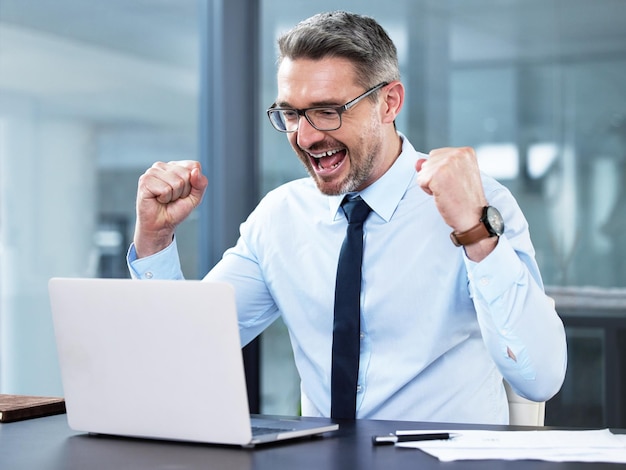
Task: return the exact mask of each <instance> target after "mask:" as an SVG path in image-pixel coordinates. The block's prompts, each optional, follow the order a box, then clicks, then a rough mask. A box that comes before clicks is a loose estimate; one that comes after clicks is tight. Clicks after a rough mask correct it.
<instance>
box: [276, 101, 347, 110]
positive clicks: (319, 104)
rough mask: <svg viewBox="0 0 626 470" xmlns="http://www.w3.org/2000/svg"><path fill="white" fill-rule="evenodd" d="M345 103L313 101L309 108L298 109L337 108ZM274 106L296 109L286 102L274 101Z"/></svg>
mask: <svg viewBox="0 0 626 470" xmlns="http://www.w3.org/2000/svg"><path fill="white" fill-rule="evenodd" d="M344 104H345V103H343V102H341V103H339V102H338V101H331V100H325V101H315V102H313V103H311V105H310V106H307V107H306V108H300V109H308V108H323V107H326V106H329V107H337V106H343V105H344ZM274 106H276V107H278V108H291V109H298V108H295V107H294V106H292V105H291V104H289V103H288V102H287V101H280V102H279V101H274Z"/></svg>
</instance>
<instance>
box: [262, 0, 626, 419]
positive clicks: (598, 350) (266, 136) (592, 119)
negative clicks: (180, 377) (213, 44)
mask: <svg viewBox="0 0 626 470" xmlns="http://www.w3.org/2000/svg"><path fill="white" fill-rule="evenodd" d="M336 9H345V10H350V11H355V12H358V13H363V14H368V15H371V16H374V17H375V18H377V19H378V20H379V21H380V22H381V23H382V25H383V26H384V27H385V28H386V29H387V31H388V32H389V34H390V36H391V37H392V38H393V39H394V41H395V42H396V44H397V46H398V51H399V56H400V66H401V73H402V76H403V81H404V83H405V84H406V85H407V102H406V104H405V108H404V110H403V111H402V118H401V119H400V120H399V121H398V128H399V129H400V130H401V131H402V132H404V133H405V134H406V135H407V136H408V137H409V138H410V139H411V140H412V143H413V144H414V146H415V147H416V148H417V149H418V150H421V151H425V152H428V151H429V150H431V149H433V148H437V147H441V146H448V145H452V146H461V145H470V146H473V147H475V148H476V150H477V154H478V158H479V163H480V165H481V168H482V169H483V171H485V172H486V173H489V174H491V175H492V176H494V177H496V178H497V179H498V180H500V181H501V182H502V183H503V184H505V185H506V186H507V187H509V188H510V189H511V191H512V192H513V194H514V195H515V196H516V198H517V199H518V201H519V203H520V205H521V207H522V209H523V210H524V212H525V214H526V216H527V218H528V220H529V223H530V229H531V235H532V237H533V240H534V244H535V248H536V250H537V260H538V262H539V264H540V267H541V270H542V274H543V277H544V282H545V283H546V284H547V285H548V286H549V287H550V286H557V287H558V286H595V287H597V288H613V287H624V286H626V269H625V267H624V259H626V252H625V250H626V248H625V247H624V244H623V243H620V234H621V233H623V230H624V229H625V228H626V211H624V210H622V209H620V208H622V207H623V205H624V202H625V201H626V199H625V197H626V191H625V190H624V188H625V187H626V162H625V160H626V88H625V87H624V86H623V81H624V80H623V77H624V76H626V3H625V2H620V1H613V0H600V1H596V2H589V1H586V0H571V1H566V2H565V1H559V0H549V1H544V0H541V1H539V0H527V1H523V2H501V1H498V0H465V1H461V0H446V1H434V0H417V1H415V0H404V1H397V2H393V4H389V3H387V2H377V1H356V0H333V1H330V0H328V1H318V2H314V3H313V2H305V1H291V0H290V1H287V0H284V1H274V0H272V1H265V2H262V9H261V11H262V29H261V31H262V35H261V43H262V54H263V57H262V62H261V63H262V66H263V67H264V68H263V77H262V96H263V99H264V103H263V104H264V105H266V106H267V105H268V104H270V103H271V102H272V101H273V100H274V97H275V94H276V82H275V71H276V69H275V55H276V46H275V39H276V37H277V35H278V34H279V33H280V32H281V31H283V30H285V29H286V28H288V27H290V26H292V25H293V24H295V23H296V22H298V21H299V20H301V19H304V18H306V17H308V16H310V15H312V14H314V13H317V12H319V11H325V10H336ZM262 142H263V143H262V168H263V188H264V189H265V190H268V189H270V188H272V187H274V186H276V185H277V184H279V183H281V182H283V181H286V180H288V179H292V178H296V177H301V176H302V175H304V170H303V169H302V168H301V167H300V164H299V163H298V161H297V159H296V157H295V156H294V155H293V154H292V151H291V150H290V148H289V146H288V144H287V142H286V139H285V138H284V136H282V135H279V134H278V133H276V132H274V131H273V129H272V128H271V126H270V125H269V124H268V123H263V124H262ZM557 308H558V304H557ZM587 312H588V315H590V316H593V315H594V311H593V309H591V310H588V311H587ZM623 314H624V315H626V313H623ZM598 315H599V314H598ZM273 328H274V329H273V330H271V331H270V332H268V334H267V336H268V341H266V342H265V344H264V346H263V347H264V348H265V349H264V351H265V359H264V362H263V369H262V370H263V371H264V372H263V373H264V377H265V378H264V385H263V390H264V400H265V401H264V403H266V405H267V407H268V409H270V410H272V411H273V410H274V405H276V407H277V408H276V410H277V411H278V410H279V409H281V407H282V409H285V407H286V406H287V405H286V404H285V403H286V400H287V401H289V400H292V401H293V403H292V402H289V403H292V404H289V405H288V406H291V407H295V406H297V405H296V403H297V399H298V397H297V396H298V390H297V377H296V376H295V375H290V374H292V370H291V369H290V367H291V366H290V361H291V358H290V357H289V354H288V352H283V350H282V349H281V347H279V346H278V345H277V344H278V342H279V341H280V340H281V338H282V340H283V341H287V340H286V339H285V333H284V330H283V328H284V327H282V326H281V325H280V324H277V325H276V326H275V327H273ZM579 330H580V331H579ZM568 337H569V340H570V341H569V347H570V368H569V371H568V377H567V379H566V383H565V386H564V388H563V391H562V392H561V396H560V397H559V399H558V400H555V403H554V404H553V405H552V408H550V406H551V404H550V403H548V419H547V422H548V424H560V425H566V424H572V425H592V424H593V425H597V424H598V423H602V422H606V421H603V419H602V416H603V411H602V409H606V408H607V404H606V402H605V398H604V397H606V394H604V393H603V392H602V390H603V388H604V387H605V382H606V379H607V377H606V373H605V370H604V368H603V367H601V364H603V363H604V357H605V356H606V354H607V349H606V344H605V343H606V341H605V337H604V336H603V335H602V334H601V332H600V330H596V329H593V328H592V329H589V328H586V327H580V326H571V327H568ZM283 357H284V360H281V358H283ZM618 370H619V369H618ZM281 378H282V379H283V382H284V383H286V384H287V385H288V387H287V388H283V387H282V385H278V384H280V383H281V382H280V380H279V379H281ZM285 390H291V392H290V393H291V395H288V393H286V392H285ZM573 397H576V399H573ZM572 400H573V401H572ZM581 400H582V401H583V402H584V403H582V404H581ZM568 403H569V404H573V405H574V406H576V407H578V409H579V410H580V409H581V408H580V407H581V406H582V407H584V410H582V411H581V412H580V413H572V412H571V410H572V408H571V406H570V405H568ZM557 408H558V409H557ZM550 420H551V421H550Z"/></svg>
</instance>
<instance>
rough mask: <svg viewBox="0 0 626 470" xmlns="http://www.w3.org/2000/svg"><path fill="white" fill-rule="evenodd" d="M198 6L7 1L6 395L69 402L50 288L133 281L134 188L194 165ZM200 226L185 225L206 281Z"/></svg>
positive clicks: (2, 294)
mask: <svg viewBox="0 0 626 470" xmlns="http://www.w3.org/2000/svg"><path fill="white" fill-rule="evenodd" d="M198 5H199V4H198V2H197V1H196V0H180V1H177V2H153V1H145V0H111V1H106V2H98V1H83V0H59V1H54V2H49V1H38V0H2V1H1V2H0V178H1V180H0V183H1V185H0V204H1V214H0V232H1V240H0V242H1V245H0V266H1V271H0V328H1V330H0V334H1V336H0V390H1V391H2V392H3V393H25V394H50V395H52V394H60V393H61V389H60V383H59V379H58V370H57V365H56V352H55V346H54V341H53V336H52V325H51V321H50V314H49V307H48V299H47V281H48V279H49V278H50V277H53V276H81V277H91V276H99V277H126V276H127V275H128V274H127V270H126V267H125V259H124V258H125V253H126V249H127V247H128V243H129V240H130V239H131V237H132V231H133V225H134V200H135V192H136V187H137V178H138V177H139V175H140V174H141V173H142V172H143V171H144V170H145V169H146V168H147V167H149V166H150V165H152V163H153V162H154V161H157V160H165V161H169V160H178V159H197V150H196V148H197V114H198V111H197V109H198V84H199V83H198V82H199V80H198V69H199V67H198V59H199V35H198V34H199V33H198V11H197V10H198ZM195 223H196V222H195V220H193V218H192V220H190V221H189V222H188V223H186V224H185V226H183V227H181V230H180V231H179V237H180V238H181V239H182V243H181V247H182V249H181V256H182V260H183V265H184V266H183V269H184V270H185V272H187V273H188V274H189V275H190V276H193V277H195V276H197V267H196V252H197V241H196V239H197V230H196V229H195Z"/></svg>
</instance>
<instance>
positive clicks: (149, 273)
mask: <svg viewBox="0 0 626 470" xmlns="http://www.w3.org/2000/svg"><path fill="white" fill-rule="evenodd" d="M144 276H145V277H146V279H152V277H153V276H154V274H152V273H151V272H150V271H148V272H147V273H146V274H145V275H144Z"/></svg>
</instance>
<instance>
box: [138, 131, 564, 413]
mask: <svg viewBox="0 0 626 470" xmlns="http://www.w3.org/2000/svg"><path fill="white" fill-rule="evenodd" d="M424 157H425V155H423V154H419V153H418V152H416V151H415V150H414V149H413V147H412V146H411V144H410V143H409V142H408V140H407V139H406V138H403V149H402V153H401V155H400V156H399V158H398V159H397V161H396V162H395V163H394V165H393V166H392V167H391V168H390V169H389V170H388V171H387V173H386V174H385V175H383V177H382V178H380V179H379V180H378V181H376V182H375V183H374V184H372V185H371V186H369V187H368V188H367V189H365V190H364V191H362V192H361V193H360V195H361V197H362V198H363V199H364V200H365V201H366V202H367V203H368V204H369V206H370V207H371V208H372V209H373V212H372V213H371V214H370V216H369V218H368V219H367V221H366V222H365V228H364V231H365V234H364V256H363V286H362V293H361V330H362V331H361V356H360V368H359V385H358V388H357V417H358V418H371V419H393V420H414V421H438V422H469V423H502V424H505V423H508V408H507V401H506V395H505V391H504V388H503V385H502V379H503V377H505V378H506V379H507V381H508V382H509V383H510V384H511V385H512V386H513V388H514V389H515V390H516V391H517V392H518V393H519V394H521V395H523V396H526V397H527V398H529V399H532V400H535V401H544V400H546V399H548V398H550V397H551V396H552V395H554V394H555V393H556V392H557V391H558V390H559V388H560V386H561V384H562V382H563V378H564V375H565V369H566V362H567V353H566V343H565V333H564V329H563V324H562V322H561V320H560V319H559V317H558V315H557V314H556V312H555V310H554V303H553V302H552V300H551V299H550V298H548V297H546V295H545V294H544V291H543V285H542V281H541V277H540V274H539V270H538V268H537V265H536V263H535V260H534V249H533V247H532V244H531V241H530V237H529V232H528V226H527V222H526V220H525V218H524V216H523V215H522V213H521V211H520V209H519V207H518V205H517V203H516V202H515V200H514V199H513V197H512V195H511V194H510V192H509V191H508V190H507V189H506V188H505V187H503V186H502V185H500V184H499V183H497V182H496V181H495V180H493V179H492V178H490V177H487V176H485V175H483V184H484V188H485V194H486V196H487V200H488V201H489V203H490V204H491V205H493V206H495V207H497V208H498V209H499V210H500V212H501V213H502V215H503V217H504V220H505V225H506V227H505V233H504V235H503V236H502V237H500V239H499V241H498V244H497V247H496V249H495V250H494V251H493V252H492V253H491V254H490V255H489V256H488V257H487V258H485V259H484V260H483V261H481V262H480V263H474V262H472V261H470V260H469V259H468V258H467V257H466V256H465V253H464V250H463V248H458V247H456V246H454V245H453V244H452V242H451V241H450V237H449V234H450V231H451V229H450V227H449V226H447V225H446V224H445V223H444V221H443V219H442V218H441V215H440V214H439V212H438V211H437V208H436V207H435V204H434V201H433V199H432V197H431V196H429V195H427V194H426V193H425V192H424V191H423V190H422V189H421V188H420V187H419V186H418V185H417V182H416V171H415V168H414V165H415V162H416V161H417V159H418V158H424ZM341 199H342V197H341V196H337V197H332V196H330V197H329V196H325V195H323V194H322V193H320V191H319V190H318V189H317V187H316V185H315V183H314V182H313V180H312V179H310V178H304V179H299V180H296V181H292V182H289V183H287V184H285V185H283V186H280V187H279V188H277V189H275V190H274V191H271V192H270V193H268V194H267V195H266V196H265V197H264V198H263V200H262V201H261V202H260V203H259V205H258V206H257V208H256V209H255V210H254V211H253V212H252V213H251V214H250V216H249V218H248V219H247V220H246V221H245V223H243V224H242V225H241V228H240V238H239V240H238V242H237V244H236V246H234V247H233V248H231V249H229V250H227V251H226V253H225V254H224V256H223V259H222V260H221V261H220V262H219V263H218V264H217V265H216V266H215V267H214V268H213V269H212V270H211V271H210V272H209V273H208V274H207V276H206V278H205V279H207V280H216V281H217V280H219V281H226V282H229V283H231V284H233V285H234V287H235V290H236V296H237V306H238V311H239V324H240V332H241V340H242V344H247V343H248V342H250V341H251V340H252V339H253V338H254V337H256V336H257V335H258V334H259V333H261V332H262V331H263V330H264V329H265V328H266V327H267V326H268V325H270V324H271V323H272V322H273V321H274V320H276V318H278V317H279V316H282V318H283V320H284V322H285V324H286V326H287V328H288V330H289V335H290V338H291V343H292V346H293V351H294V356H295V362H296V366H297V368H298V371H299V374H300V378H301V391H302V412H303V414H304V415H309V416H329V414H330V376H331V373H330V370H331V349H332V347H331V346H332V336H333V335H332V329H333V302H334V288H335V277H336V269H337V259H338V256H339V250H340V248H341V244H342V241H343V238H344V235H345V231H346V225H347V221H346V218H345V217H344V214H343V212H342V210H341V209H340V203H341ZM128 261H129V267H130V270H131V275H132V276H133V277H135V278H140V279H146V278H153V279H163V278H177V279H182V277H183V276H182V272H181V269H180V262H179V259H178V253H177V247H176V242H175V241H174V242H173V243H172V244H171V245H170V246H169V247H168V248H166V249H165V250H163V251H162V252H160V253H157V254H155V255H153V256H150V257H147V258H142V259H136V255H135V253H134V248H133V247H132V246H131V249H130V250H129V258H128ZM508 349H510V350H511V351H512V352H513V354H514V356H515V360H514V359H512V358H511V357H510V355H509V354H508V353H507V350H508Z"/></svg>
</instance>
